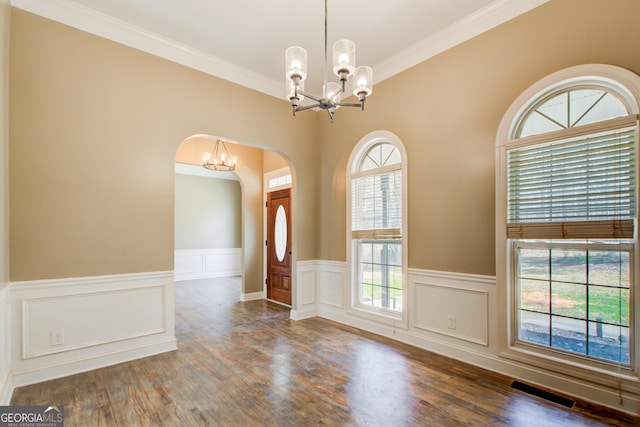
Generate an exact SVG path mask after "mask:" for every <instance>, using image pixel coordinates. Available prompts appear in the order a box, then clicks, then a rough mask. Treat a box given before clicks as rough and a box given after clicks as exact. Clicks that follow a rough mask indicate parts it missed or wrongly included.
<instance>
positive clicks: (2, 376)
mask: <svg viewBox="0 0 640 427" xmlns="http://www.w3.org/2000/svg"><path fill="white" fill-rule="evenodd" d="M10 350H11V306H10V304H9V286H8V285H7V286H5V287H4V288H2V289H0V405H5V406H6V405H8V404H9V403H10V401H11V394H12V393H13V383H12V379H11V351H10Z"/></svg>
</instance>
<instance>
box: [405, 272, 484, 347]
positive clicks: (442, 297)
mask: <svg viewBox="0 0 640 427" xmlns="http://www.w3.org/2000/svg"><path fill="white" fill-rule="evenodd" d="M413 289H414V293H413V298H412V299H413V304H414V307H415V308H414V313H415V316H414V318H415V322H414V324H413V326H415V327H416V328H418V329H423V330H426V331H432V332H437V333H439V334H442V335H448V336H450V337H454V338H460V339H463V340H466V341H470V342H474V343H477V344H482V345H489V337H488V329H489V328H488V326H489V325H488V323H489V318H488V312H487V309H488V304H489V301H488V292H487V291H482V290H480V291H478V290H474V289H466V288H459V287H451V286H443V285H436V284H432V283H420V282H414V284H413Z"/></svg>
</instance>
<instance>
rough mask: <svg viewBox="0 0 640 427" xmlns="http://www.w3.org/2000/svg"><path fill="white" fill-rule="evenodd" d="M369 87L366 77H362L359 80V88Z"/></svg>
mask: <svg viewBox="0 0 640 427" xmlns="http://www.w3.org/2000/svg"><path fill="white" fill-rule="evenodd" d="M366 86H367V79H366V78H364V77H360V78H359V79H358V87H361V88H362V87H366Z"/></svg>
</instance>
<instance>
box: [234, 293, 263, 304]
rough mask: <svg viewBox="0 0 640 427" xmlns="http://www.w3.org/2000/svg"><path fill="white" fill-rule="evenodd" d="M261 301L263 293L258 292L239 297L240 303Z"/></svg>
mask: <svg viewBox="0 0 640 427" xmlns="http://www.w3.org/2000/svg"><path fill="white" fill-rule="evenodd" d="M261 299H265V295H264V292H262V291H260V292H252V293H249V294H241V295H240V301H244V302H246V301H257V300H261Z"/></svg>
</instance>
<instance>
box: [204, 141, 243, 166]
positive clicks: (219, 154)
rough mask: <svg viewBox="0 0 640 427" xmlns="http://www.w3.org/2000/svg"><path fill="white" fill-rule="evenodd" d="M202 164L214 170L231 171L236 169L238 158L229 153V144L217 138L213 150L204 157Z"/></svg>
mask: <svg viewBox="0 0 640 427" xmlns="http://www.w3.org/2000/svg"><path fill="white" fill-rule="evenodd" d="M202 166H203V167H204V168H205V169H209V170H213V171H223V172H230V171H233V170H235V169H236V158H235V157H231V156H230V155H229V150H228V149H227V145H226V144H225V142H224V141H222V140H219V139H218V140H216V143H215V145H214V147H213V150H211V153H209V152H207V153H206V154H205V155H204V156H203V157H202Z"/></svg>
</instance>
